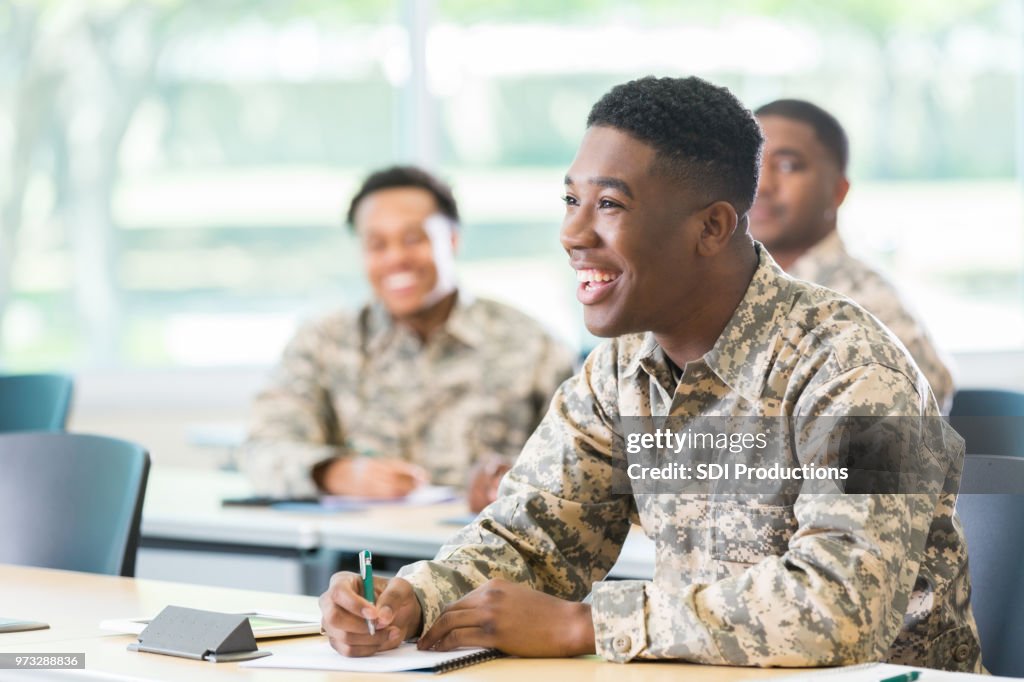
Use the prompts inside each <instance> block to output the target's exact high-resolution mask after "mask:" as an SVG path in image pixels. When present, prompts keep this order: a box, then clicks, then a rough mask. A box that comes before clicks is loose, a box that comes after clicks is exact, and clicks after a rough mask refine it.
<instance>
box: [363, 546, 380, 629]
mask: <svg viewBox="0 0 1024 682" xmlns="http://www.w3.org/2000/svg"><path fill="white" fill-rule="evenodd" d="M359 577H360V578H362V579H363V596H364V597H366V601H368V602H370V603H371V604H373V603H374V594H373V555H372V554H370V550H368V549H364V550H363V551H362V552H360V553H359ZM366 627H368V628H369V629H370V634H371V635H375V634H377V628H375V627H374V625H373V619H372V618H367V619H366Z"/></svg>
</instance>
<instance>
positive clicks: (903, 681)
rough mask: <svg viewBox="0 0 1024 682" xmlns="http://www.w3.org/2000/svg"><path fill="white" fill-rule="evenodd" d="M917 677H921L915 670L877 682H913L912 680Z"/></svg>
mask: <svg viewBox="0 0 1024 682" xmlns="http://www.w3.org/2000/svg"><path fill="white" fill-rule="evenodd" d="M919 677H921V673H919V672H918V671H916V670H911V671H910V672H909V673H904V674H902V675H896V676H895V677H887V678H885V679H884V680H880V681H879V682H914V680H916V679H917V678H919Z"/></svg>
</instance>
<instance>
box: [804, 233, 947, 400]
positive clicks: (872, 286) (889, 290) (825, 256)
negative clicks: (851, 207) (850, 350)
mask: <svg viewBox="0 0 1024 682" xmlns="http://www.w3.org/2000/svg"><path fill="white" fill-rule="evenodd" d="M789 274H790V275H792V276H793V277H796V278H797V279H804V280H807V281H808V282H814V283H815V284H820V285H821V286H823V287H828V288H829V289H832V290H833V291H837V292H839V293H840V294H842V295H843V296H848V297H850V298H851V299H853V300H854V301H856V302H857V304H858V305H860V306H861V307H862V308H865V309H867V311H868V312H869V313H871V314H872V315H874V316H875V317H877V318H878V319H879V320H881V321H882V324H884V325H885V326H886V327H888V328H889V329H891V330H892V333H893V334H895V335H896V338H898V339H899V340H900V341H902V342H903V345H904V346H906V347H907V350H909V351H910V355H911V357H913V358H914V362H916V363H917V366H918V367H920V368H921V371H922V372H923V373H924V375H925V377H927V378H928V383H930V384H931V387H932V391H933V392H934V393H935V399H936V400H938V402H939V408H940V409H941V410H942V412H943V414H948V413H949V408H950V407H951V406H952V404H953V393H954V386H953V376H952V374H951V373H950V370H949V367H948V363H949V361H948V359H947V358H945V357H944V356H943V354H942V353H940V352H939V351H938V349H936V347H935V343H934V342H933V341H932V337H931V335H930V334H929V333H928V330H927V329H926V328H925V326H924V324H922V323H921V321H920V320H919V319H917V317H916V316H915V315H914V314H913V313H912V312H911V311H910V309H909V308H908V307H907V305H906V303H905V302H904V301H903V300H902V298H901V297H900V295H899V292H898V291H897V290H896V287H894V286H893V285H892V283H891V282H889V281H888V280H887V279H886V278H885V277H884V276H882V274H881V273H879V272H878V271H877V270H875V269H874V268H872V267H871V266H869V265H868V264H867V263H865V262H864V261H862V260H859V259H857V258H854V257H853V256H851V255H850V254H849V253H848V252H847V251H846V247H845V246H844V245H843V240H842V239H841V238H840V236H839V233H838V232H836V231H833V232H832V233H831V234H829V235H828V236H827V237H825V238H824V239H822V240H821V241H820V242H818V243H817V244H815V245H814V246H812V247H811V248H810V249H808V250H807V252H806V253H804V255H802V256H801V257H800V258H798V259H797V260H796V262H795V263H793V265H792V266H791V267H790V268H789Z"/></svg>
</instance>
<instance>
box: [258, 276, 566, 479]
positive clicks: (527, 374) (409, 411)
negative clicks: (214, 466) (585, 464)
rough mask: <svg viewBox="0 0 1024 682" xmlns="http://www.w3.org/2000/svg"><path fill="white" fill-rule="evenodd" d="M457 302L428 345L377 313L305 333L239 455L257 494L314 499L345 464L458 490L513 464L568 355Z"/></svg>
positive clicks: (513, 317)
mask: <svg viewBox="0 0 1024 682" xmlns="http://www.w3.org/2000/svg"><path fill="white" fill-rule="evenodd" d="M459 296H460V298H459V300H458V301H457V302H456V304H455V307H454V308H453V310H452V313H451V315H450V316H449V318H448V320H447V321H446V322H445V324H444V326H443V327H442V328H441V329H439V330H438V331H437V332H435V333H434V334H433V335H431V337H430V338H429V339H428V340H427V342H426V343H425V344H424V343H423V342H421V341H420V339H419V338H418V337H417V336H416V335H415V333H413V332H412V331H410V330H409V329H408V328H406V327H405V326H402V325H398V324H395V323H394V322H393V320H392V318H391V316H390V315H389V314H388V313H387V311H386V310H385V309H384V308H383V306H381V305H380V304H377V303H374V304H370V305H367V306H366V307H364V308H363V309H362V310H360V311H359V312H358V313H357V314H352V313H348V312H338V313H335V314H333V315H330V316H328V317H324V318H323V319H320V320H317V321H314V322H312V323H309V324H306V325H304V326H303V327H302V328H301V329H300V330H299V331H298V333H297V334H296V335H295V337H294V338H293V339H292V341H291V342H290V343H289V344H288V346H287V348H286V349H285V351H284V355H283V357H282V359H281V362H280V363H279V365H278V366H277V368H276V369H275V370H274V371H273V374H272V376H271V378H270V381H269V385H268V386H267V387H266V388H265V389H264V390H263V391H262V392H261V393H260V394H259V395H258V396H257V398H256V400H255V404H254V406H253V410H252V417H251V425H250V430H249V438H248V440H247V442H246V443H245V444H244V446H243V447H242V449H241V452H240V453H239V463H240V465H241V468H242V469H243V471H245V472H246V474H247V475H248V477H249V478H250V480H251V481H252V483H253V485H254V486H255V487H256V489H257V490H258V491H260V492H263V493H266V494H273V495H305V494H312V493H313V492H315V484H314V481H313V478H312V476H311V471H312V468H313V467H314V465H316V464H317V463H319V462H321V461H324V460H326V459H329V458H331V457H337V456H347V455H366V456H383V457H395V458H401V459H404V460H406V461H409V462H413V463H415V464H419V465H421V466H423V467H424V468H425V469H426V470H427V471H428V472H429V473H430V476H431V480H432V481H433V482H435V483H437V484H442V485H454V486H459V487H461V486H464V485H465V484H466V477H467V474H468V472H469V468H470V467H471V465H472V464H473V463H474V462H475V461H476V460H477V459H478V458H480V457H483V456H487V455H491V454H497V455H501V456H505V457H508V458H509V459H512V458H514V457H515V456H516V455H518V454H519V452H520V450H521V449H522V447H523V444H524V443H525V442H526V440H527V438H529V436H530V434H531V433H532V432H533V430H534V428H536V426H537V424H538V422H539V421H540V419H541V417H542V416H543V415H544V411H545V410H546V409H547V406H548V403H549V402H550V399H551V396H552V395H553V394H554V392H555V389H556V388H557V387H558V385H559V384H560V383H561V382H562V381H563V380H565V379H566V378H567V377H568V376H569V375H570V374H571V373H572V360H571V358H572V356H571V354H570V353H569V351H568V350H567V349H565V348H564V347H563V346H562V345H560V344H558V343H557V342H555V341H554V340H553V339H552V338H551V337H550V336H549V335H548V334H547V333H546V332H545V331H544V329H543V328H542V327H541V326H540V324H538V323H537V322H536V321H534V320H533V319H531V318H530V317H528V316H526V315H525V314H523V313H521V312H519V311H517V310H515V309H513V308H510V307H509V306H506V305H503V304H501V303H497V302H495V301H490V300H486V299H481V298H476V299H469V300H466V299H465V295H464V294H462V293H460V294H459Z"/></svg>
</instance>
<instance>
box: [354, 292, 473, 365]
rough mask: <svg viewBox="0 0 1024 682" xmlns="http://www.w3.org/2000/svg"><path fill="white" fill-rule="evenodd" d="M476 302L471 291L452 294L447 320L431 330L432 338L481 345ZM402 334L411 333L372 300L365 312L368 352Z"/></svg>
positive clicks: (382, 306) (380, 347)
mask: <svg viewBox="0 0 1024 682" xmlns="http://www.w3.org/2000/svg"><path fill="white" fill-rule="evenodd" d="M475 302H476V298H475V297H474V296H473V295H472V294H470V293H468V292H466V291H463V290H461V289H460V290H459V291H458V293H457V294H456V296H455V305H454V306H453V307H452V311H451V313H449V314H448V319H447V320H445V321H444V324H442V325H441V328H440V329H438V330H437V331H436V332H435V333H434V336H433V337H431V340H432V341H433V339H435V338H437V337H438V336H449V337H451V338H454V339H456V340H457V341H460V342H461V343H463V344H465V345H466V346H469V347H470V348H476V347H478V346H480V345H482V344H483V343H484V341H485V339H484V329H483V321H482V320H480V319H478V318H479V316H478V315H477V314H475V311H476V310H477V306H475V305H474V303H475ZM403 333H404V334H412V332H411V331H409V330H408V329H406V328H404V327H401V326H400V325H398V324H397V323H396V322H395V318H394V317H392V316H391V313H389V312H388V311H387V308H385V307H384V305H383V304H382V303H381V302H380V301H376V300H375V301H373V302H372V303H370V304H369V306H368V309H367V313H366V348H367V350H368V351H369V352H371V353H373V352H376V351H379V350H381V349H382V348H383V347H384V346H385V345H386V344H387V343H388V341H389V339H391V338H392V337H394V336H395V335H396V334H403Z"/></svg>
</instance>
